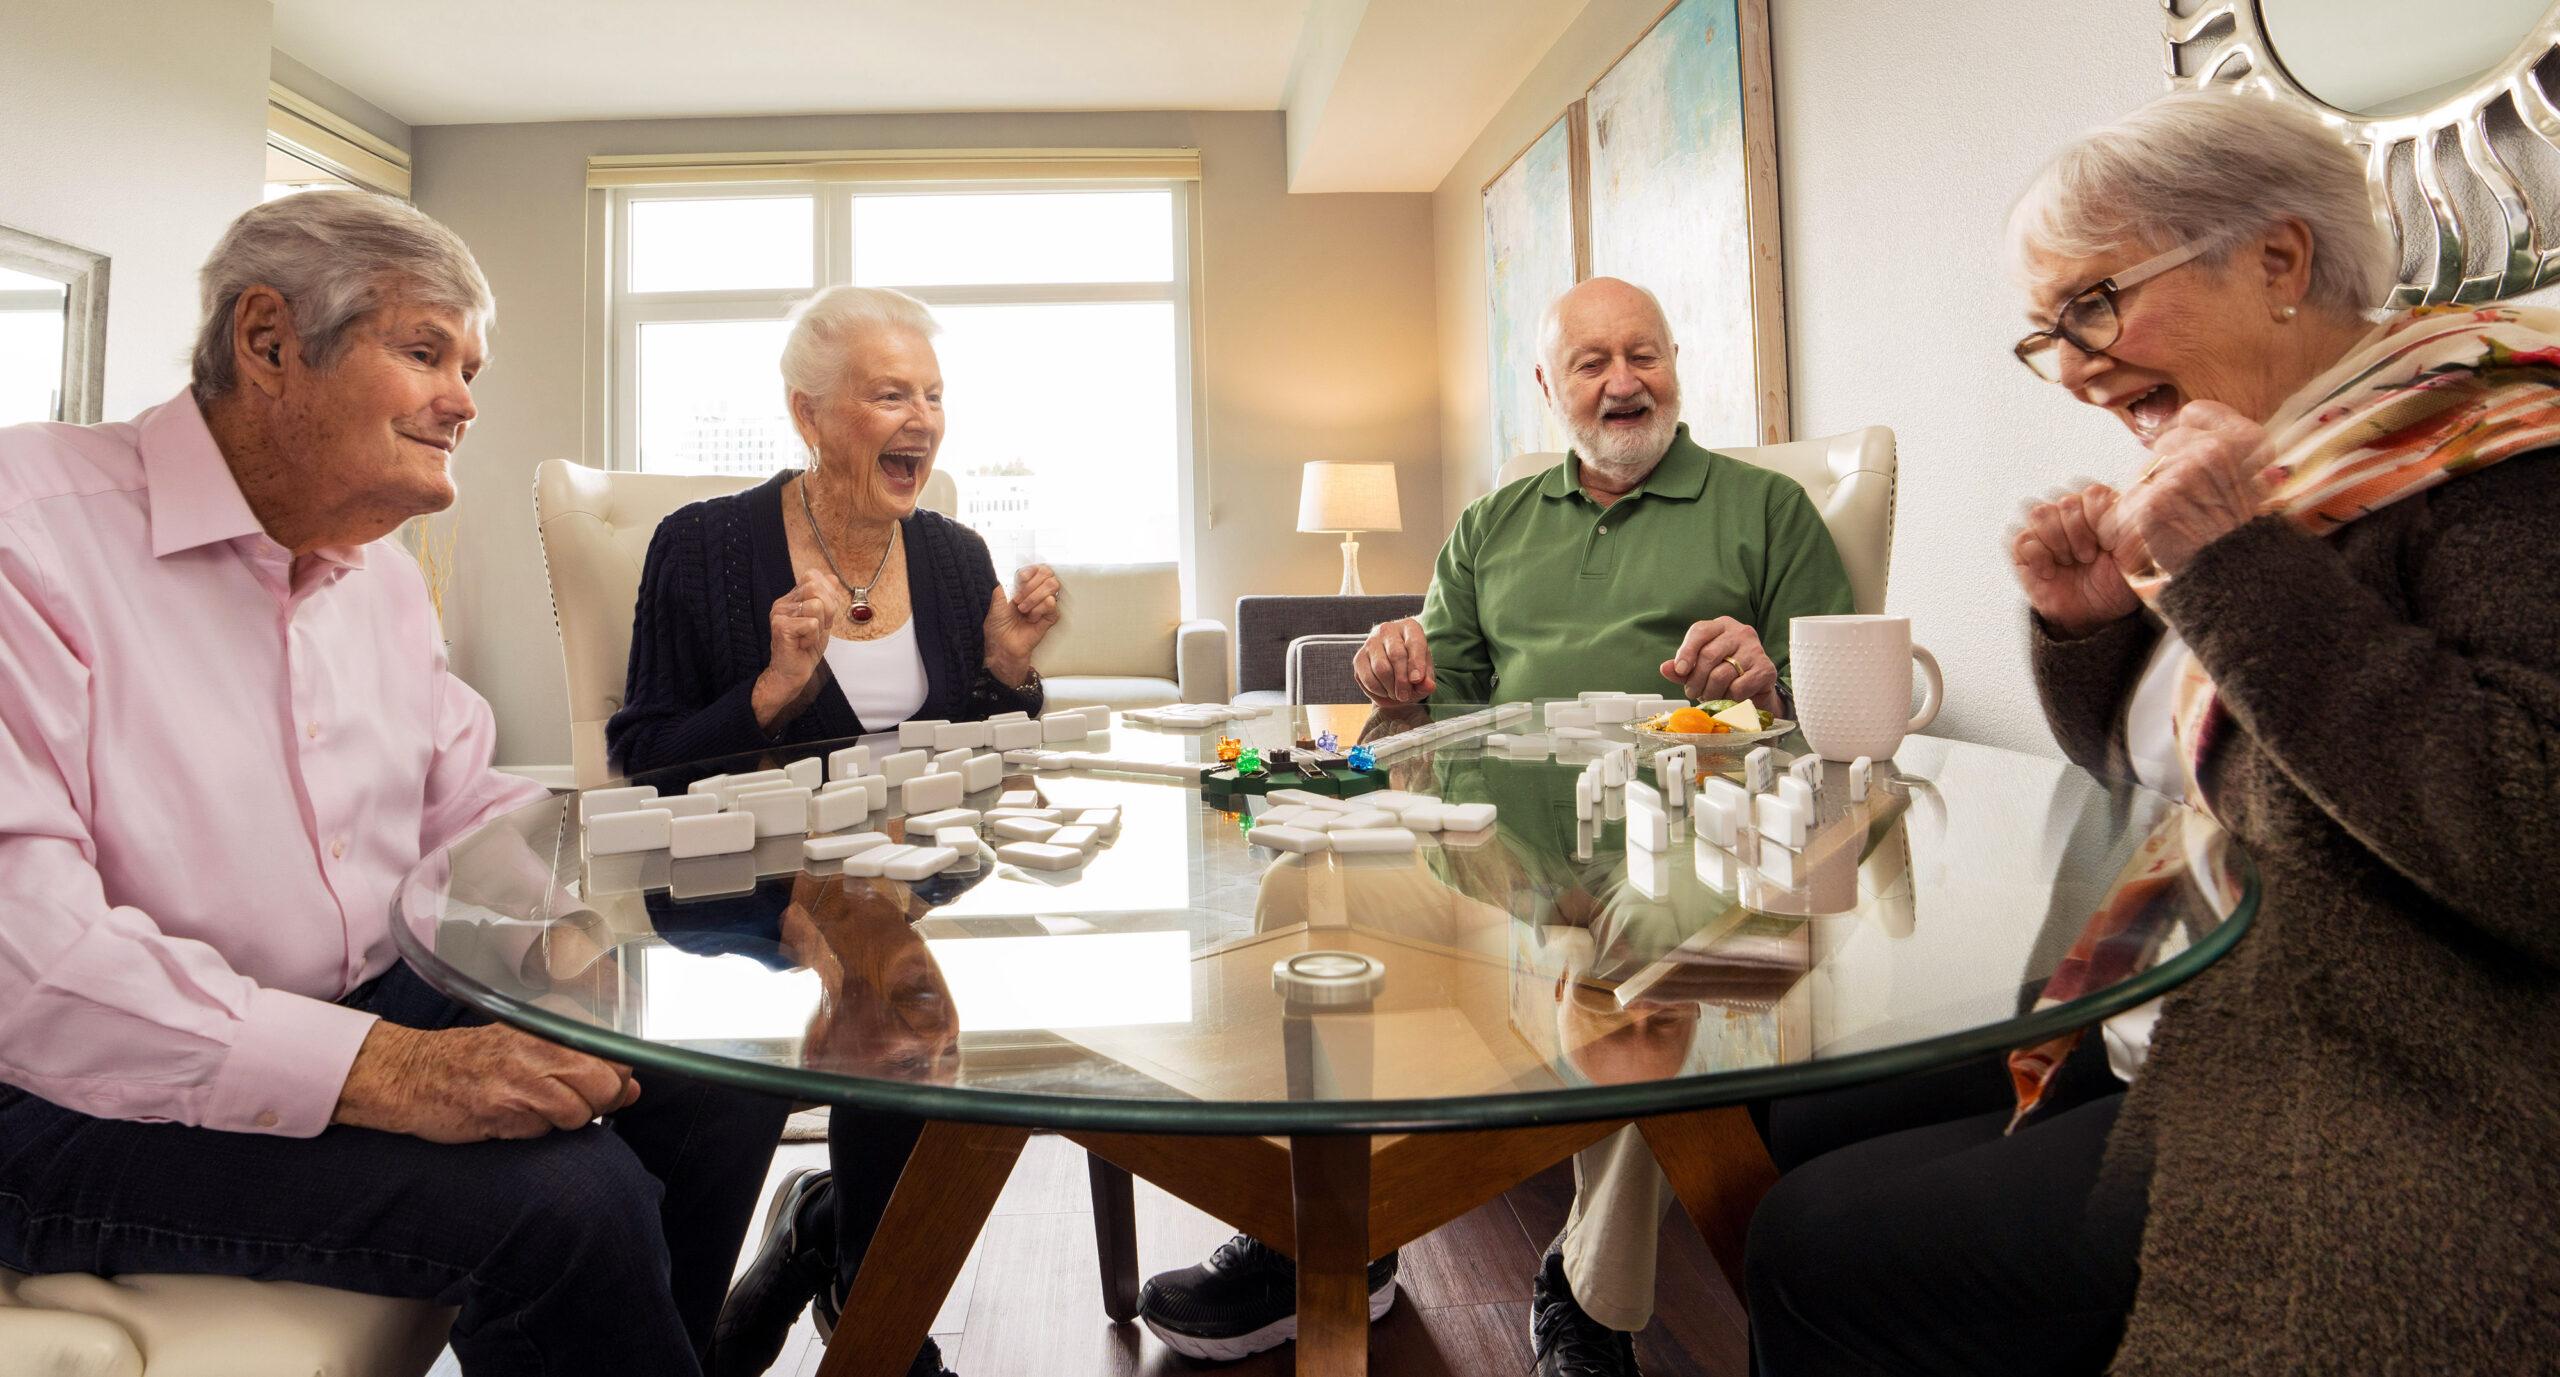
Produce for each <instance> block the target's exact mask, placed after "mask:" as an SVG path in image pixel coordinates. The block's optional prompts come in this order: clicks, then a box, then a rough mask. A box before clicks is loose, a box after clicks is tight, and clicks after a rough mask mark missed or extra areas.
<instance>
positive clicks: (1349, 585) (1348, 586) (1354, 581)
mask: <svg viewBox="0 0 2560 1377" xmlns="http://www.w3.org/2000/svg"><path fill="white" fill-rule="evenodd" d="M1368 591H1369V590H1368V589H1365V588H1363V587H1361V586H1360V542H1358V541H1356V540H1353V539H1352V538H1351V533H1349V532H1345V533H1344V534H1343V537H1342V591H1341V593H1340V594H1339V596H1341V597H1346V598H1356V597H1361V596H1363V595H1365V594H1366V593H1367V592H1368Z"/></svg>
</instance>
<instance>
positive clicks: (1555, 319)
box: [1538, 277, 1677, 368]
mask: <svg viewBox="0 0 2560 1377" xmlns="http://www.w3.org/2000/svg"><path fill="white" fill-rule="evenodd" d="M1603 281H1606V282H1615V283H1617V284H1618V285H1619V286H1621V287H1624V288H1626V289H1627V290H1628V291H1631V292H1634V293H1635V294H1636V295H1638V296H1640V297H1643V298H1644V299H1645V304H1646V305H1649V306H1651V307H1652V308H1653V315H1654V319H1656V320H1659V321H1661V322H1662V344H1663V347H1664V348H1666V349H1667V348H1669V347H1671V346H1672V345H1673V344H1675V343H1677V341H1675V340H1673V339H1672V337H1671V313H1670V312H1669V311H1666V310H1664V309H1662V298H1661V297H1658V296H1655V295H1654V294H1653V292H1652V291H1651V290H1650V289H1648V288H1644V287H1639V286H1637V285H1636V284H1634V283H1632V282H1629V281H1627V280H1626V279H1625V278H1620V277H1611V278H1598V277H1593V278H1586V279H1584V280H1583V281H1581V282H1577V283H1575V284H1574V285H1573V286H1571V287H1567V288H1565V289H1564V290H1563V291H1561V292H1558V293H1556V297H1555V300H1553V301H1550V302H1548V303H1547V309H1546V310H1544V311H1542V312H1540V313H1539V314H1538V362H1540V363H1543V364H1545V365H1547V366H1548V367H1549V368H1553V367H1555V366H1556V364H1557V362H1558V360H1557V359H1556V348H1557V346H1559V345H1561V344H1563V343H1564V299H1565V298H1566V297H1569V296H1571V295H1573V294H1574V293H1575V292H1576V291H1578V290H1580V289H1581V288H1583V287H1585V286H1587V285H1589V284H1590V283H1593V282H1603Z"/></svg>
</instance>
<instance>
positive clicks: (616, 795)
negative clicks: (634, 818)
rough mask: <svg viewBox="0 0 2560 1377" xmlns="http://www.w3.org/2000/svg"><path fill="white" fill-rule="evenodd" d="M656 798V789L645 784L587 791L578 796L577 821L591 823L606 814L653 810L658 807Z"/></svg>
mask: <svg viewBox="0 0 2560 1377" xmlns="http://www.w3.org/2000/svg"><path fill="white" fill-rule="evenodd" d="M657 797H658V791H657V789H656V788H655V787H654V786H651V785H647V784H634V785H632V786H630V787H629V788H625V789H589V790H588V791H586V792H585V793H583V794H580V795H578V821H580V822H593V821H595V820H596V819H597V818H600V817H603V816H604V815H605V814H607V813H627V812H630V811H631V810H632V809H635V808H655V807H657V806H658V804H657Z"/></svg>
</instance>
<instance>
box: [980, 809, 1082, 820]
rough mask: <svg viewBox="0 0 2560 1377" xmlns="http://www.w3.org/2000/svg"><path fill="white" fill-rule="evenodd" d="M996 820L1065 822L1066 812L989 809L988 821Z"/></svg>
mask: <svg viewBox="0 0 2560 1377" xmlns="http://www.w3.org/2000/svg"><path fill="white" fill-rule="evenodd" d="M997 818H1037V819H1039V820H1040V821H1042V822H1065V821H1066V820H1067V810H1065V809H1063V808H990V809H988V810H987V820H988V821H990V822H992V821H994V820H996V819H997Z"/></svg>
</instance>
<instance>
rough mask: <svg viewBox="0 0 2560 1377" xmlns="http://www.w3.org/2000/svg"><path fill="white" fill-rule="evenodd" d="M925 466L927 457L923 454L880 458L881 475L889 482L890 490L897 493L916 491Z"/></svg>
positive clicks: (887, 455)
mask: <svg viewBox="0 0 2560 1377" xmlns="http://www.w3.org/2000/svg"><path fill="white" fill-rule="evenodd" d="M924 465H925V457H924V456H923V455H921V454H883V455H881V456H880V474H881V476H882V477H883V478H886V479H887V480H888V481H889V487H890V489H891V490H892V491H896V492H912V491H914V489H915V486H916V480H917V478H918V476H919V475H921V474H922V473H923V472H924Z"/></svg>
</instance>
